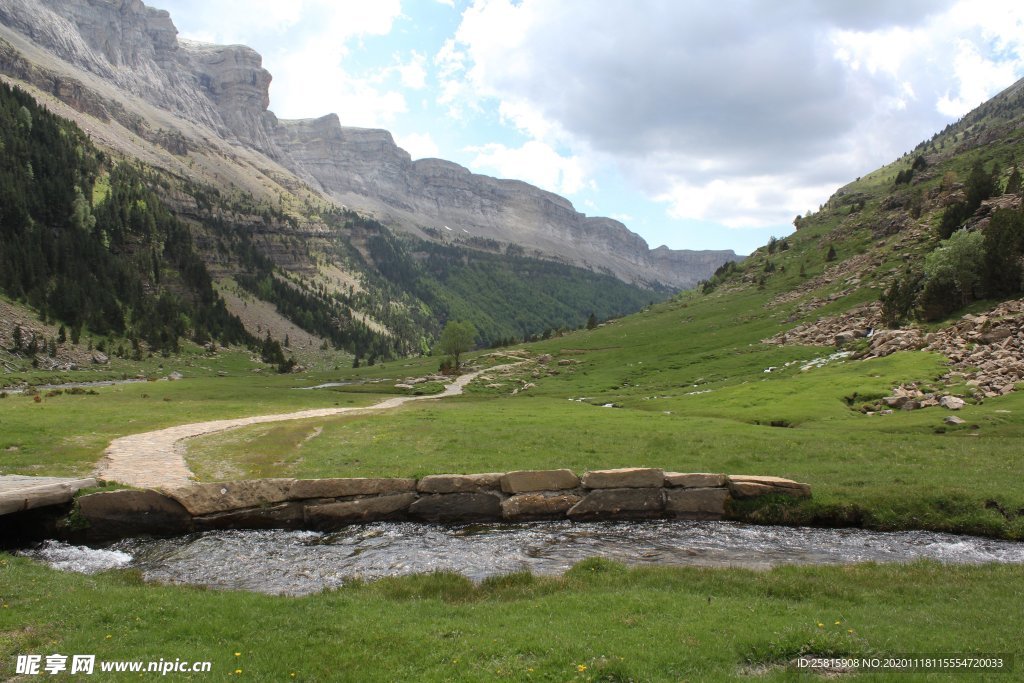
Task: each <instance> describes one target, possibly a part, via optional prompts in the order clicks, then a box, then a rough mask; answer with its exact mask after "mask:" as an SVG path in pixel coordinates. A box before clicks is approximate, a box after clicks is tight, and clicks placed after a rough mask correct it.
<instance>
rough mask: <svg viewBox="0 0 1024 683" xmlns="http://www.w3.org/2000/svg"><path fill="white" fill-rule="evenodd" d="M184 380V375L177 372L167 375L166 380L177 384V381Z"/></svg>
mask: <svg viewBox="0 0 1024 683" xmlns="http://www.w3.org/2000/svg"><path fill="white" fill-rule="evenodd" d="M184 378H185V375H183V374H181V373H180V372H178V371H177V370H175V371H174V372H172V373H171V374H169V375H167V379H169V380H171V381H172V382H177V381H178V380H180V379H184Z"/></svg>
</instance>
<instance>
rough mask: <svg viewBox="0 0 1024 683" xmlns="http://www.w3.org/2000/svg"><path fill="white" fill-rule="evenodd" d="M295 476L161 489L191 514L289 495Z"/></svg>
mask: <svg viewBox="0 0 1024 683" xmlns="http://www.w3.org/2000/svg"><path fill="white" fill-rule="evenodd" d="M294 485H295V480H294V479H251V480H248V481H226V482H222V483H219V484H191V485H188V486H177V487H173V488H168V489H164V491H163V492H164V493H165V494H167V495H168V496H170V497H171V498H173V499H174V500H176V501H178V502H179V503H181V504H182V505H183V506H185V509H186V510H188V511H189V514H191V515H192V516H193V517H199V516H201V515H212V514H215V513H218V512H231V511H233V510H244V509H246V508H254V507H260V506H265V505H273V504H275V503H283V502H285V501H287V500H290V499H291V495H292V494H291V490H292V487H293V486H294Z"/></svg>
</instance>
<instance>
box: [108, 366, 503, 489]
mask: <svg viewBox="0 0 1024 683" xmlns="http://www.w3.org/2000/svg"><path fill="white" fill-rule="evenodd" d="M512 365H514V364H512ZM506 367H510V366H509V365H503V366H497V367H491V368H487V369H485V370H478V371H476V372H471V373H469V374H466V375H462V376H460V377H458V378H457V379H456V380H455V381H454V382H452V383H451V384H448V385H447V386H445V388H444V391H442V392H441V393H440V394H431V395H430V396H396V397H395V398H389V399H386V400H384V401H381V402H380V403H374V404H373V405H370V406H362V407H358V408H353V407H346V408H314V409H311V410H300V411H297V412H293V413H276V414H273V415H255V416H252V417H237V418H232V419H227V420H211V421H209V422H193V423H191V424H184V425H177V426H175V427H167V428H166V429H158V430H155V431H152V432H142V433H141V434H130V435H128V436H122V437H120V438H117V439H114V440H113V441H111V442H110V445H109V446H107V449H106V450H105V451H104V452H103V459H101V460H100V462H99V464H98V465H97V467H96V472H95V475H94V476H95V477H96V478H97V479H103V480H106V481H117V482H121V483H122V484H128V485H129V486H137V487H139V488H156V487H164V486H167V487H170V486H181V485H183V484H189V483H191V482H192V481H193V479H192V478H193V476H194V475H193V474H192V471H191V470H189V468H188V465H187V464H186V463H185V448H184V444H183V443H182V442H183V441H184V440H185V439H191V438H193V437H197V436H204V435H206V434H213V433H214V432H223V431H226V430H229V429H236V428H238V427H245V426H248V425H254V424H262V423H264V422H282V421H285V420H303V419H306V418H310V417H327V416H329V415H340V414H342V413H365V412H371V411H379V410H390V409H392V408H397V407H398V406H400V405H403V404H405V403H408V402H410V401H424V400H432V399H438V398H444V397H446V396H458V395H459V394H461V393H462V390H463V389H464V388H465V387H466V385H467V384H469V383H470V382H472V381H473V380H474V379H476V378H477V377H479V376H480V375H481V374H483V373H485V372H494V371H495V370H501V369H503V368H506Z"/></svg>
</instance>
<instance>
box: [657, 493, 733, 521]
mask: <svg viewBox="0 0 1024 683" xmlns="http://www.w3.org/2000/svg"><path fill="white" fill-rule="evenodd" d="M728 501H729V489H725V488H676V489H669V490H667V491H665V512H667V513H668V514H670V515H672V516H674V517H682V518H684V519H721V518H722V517H724V516H725V505H726V503H727V502H728Z"/></svg>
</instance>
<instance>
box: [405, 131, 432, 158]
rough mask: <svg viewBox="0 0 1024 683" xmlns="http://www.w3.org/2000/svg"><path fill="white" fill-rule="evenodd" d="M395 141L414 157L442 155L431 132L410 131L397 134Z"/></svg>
mask: <svg viewBox="0 0 1024 683" xmlns="http://www.w3.org/2000/svg"><path fill="white" fill-rule="evenodd" d="M395 142H396V143H397V144H398V146H399V147H401V148H402V149H404V150H405V151H406V152H408V153H409V156H411V157H412V158H413V159H428V158H434V159H436V158H437V157H439V156H440V150H439V149H438V147H437V143H436V142H434V138H433V137H431V135H430V133H408V134H406V135H396V136H395Z"/></svg>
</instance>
